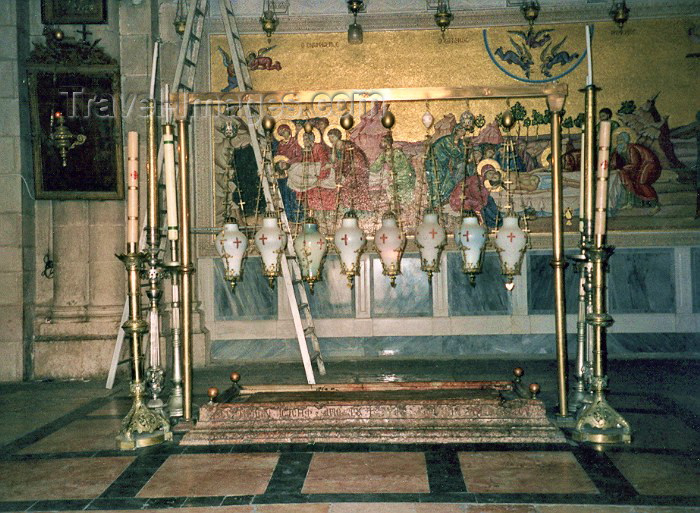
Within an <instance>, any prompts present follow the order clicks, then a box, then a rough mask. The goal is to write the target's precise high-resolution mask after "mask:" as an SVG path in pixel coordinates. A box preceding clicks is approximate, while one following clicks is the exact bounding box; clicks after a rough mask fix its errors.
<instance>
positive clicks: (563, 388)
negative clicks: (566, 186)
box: [547, 95, 568, 417]
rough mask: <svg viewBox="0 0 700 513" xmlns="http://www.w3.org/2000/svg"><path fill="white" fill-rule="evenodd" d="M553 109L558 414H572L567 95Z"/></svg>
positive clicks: (552, 99)
mask: <svg viewBox="0 0 700 513" xmlns="http://www.w3.org/2000/svg"><path fill="white" fill-rule="evenodd" d="M547 103H548V105H549V110H550V111H551V112H552V121H551V125H552V253H553V254H552V261H551V262H550V265H551V266H552V268H553V269H554V323H555V335H556V346H557V384H558V391H559V413H558V416H560V417H566V416H567V415H568V406H567V394H568V383H567V369H566V367H567V363H568V361H567V351H566V350H567V348H566V303H565V299H566V298H565V290H564V269H566V266H567V265H568V264H567V262H566V260H565V259H564V231H563V226H562V218H563V214H564V213H563V208H562V177H561V111H562V108H563V107H564V98H563V97H561V96H555V95H550V96H548V97H547Z"/></svg>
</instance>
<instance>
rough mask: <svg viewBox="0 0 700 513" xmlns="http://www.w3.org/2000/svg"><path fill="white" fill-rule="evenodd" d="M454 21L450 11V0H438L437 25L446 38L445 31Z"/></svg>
mask: <svg viewBox="0 0 700 513" xmlns="http://www.w3.org/2000/svg"><path fill="white" fill-rule="evenodd" d="M453 19H454V15H453V14H452V11H451V10H450V0H438V5H437V12H436V13H435V24H436V25H437V26H438V27H439V28H440V31H441V32H442V35H443V37H444V36H445V30H447V27H449V26H450V23H452V20H453Z"/></svg>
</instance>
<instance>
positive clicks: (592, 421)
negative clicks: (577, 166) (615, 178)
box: [572, 122, 632, 444]
mask: <svg viewBox="0 0 700 513" xmlns="http://www.w3.org/2000/svg"><path fill="white" fill-rule="evenodd" d="M603 123H605V126H603ZM600 132H601V134H600V135H601V137H600V148H599V155H598V177H597V191H596V212H595V228H594V230H593V232H594V237H593V238H592V239H589V240H588V244H589V246H590V250H589V255H590V257H589V258H590V262H591V267H592V278H593V283H592V288H591V292H592V294H591V295H592V299H593V305H592V312H591V313H590V314H588V315H587V316H586V321H587V323H588V324H589V326H590V329H591V331H592V336H593V376H592V377H591V384H590V385H591V392H592V394H593V396H592V401H591V403H590V404H587V405H585V406H584V407H583V408H582V409H581V411H580V412H579V415H578V418H577V420H576V426H575V428H574V432H573V434H572V437H573V439H574V440H576V441H578V442H589V443H593V444H614V443H629V442H631V441H632V432H631V429H630V425H629V423H628V422H627V421H626V420H625V419H624V418H623V417H622V415H620V414H619V413H617V411H615V409H614V408H613V407H612V406H610V404H608V402H607V400H606V399H605V389H606V387H607V381H608V378H607V375H606V373H605V364H606V355H607V344H606V342H607V341H606V337H607V328H608V326H610V325H612V323H613V319H612V317H611V316H610V315H609V314H608V312H607V305H606V301H605V294H606V275H605V273H606V272H607V265H608V259H609V258H610V255H612V253H613V249H614V248H613V247H612V246H608V245H607V244H606V235H607V233H606V232H607V188H608V164H609V151H610V146H609V145H610V142H609V141H610V123H609V122H601V130H600ZM604 134H605V135H604ZM588 168H589V170H591V171H592V167H591V166H590V165H589V166H588ZM591 181H592V180H591ZM591 211H592V208H591Z"/></svg>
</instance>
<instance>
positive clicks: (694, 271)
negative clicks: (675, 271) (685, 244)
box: [690, 248, 700, 313]
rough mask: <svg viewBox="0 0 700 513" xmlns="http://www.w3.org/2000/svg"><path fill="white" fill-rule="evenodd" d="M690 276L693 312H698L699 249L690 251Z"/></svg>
mask: <svg viewBox="0 0 700 513" xmlns="http://www.w3.org/2000/svg"><path fill="white" fill-rule="evenodd" d="M690 259H691V260H690V276H691V279H692V280H693V312H694V313H699V312H700V248H692V249H691V250H690Z"/></svg>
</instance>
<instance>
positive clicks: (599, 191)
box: [595, 121, 611, 247]
mask: <svg viewBox="0 0 700 513" xmlns="http://www.w3.org/2000/svg"><path fill="white" fill-rule="evenodd" d="M610 129H611V125H610V121H601V122H600V126H599V128H598V134H599V138H598V182H597V187H596V209H595V241H596V246H597V247H601V246H602V245H603V240H604V238H605V230H606V222H607V214H608V212H607V208H608V168H609V167H610Z"/></svg>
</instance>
